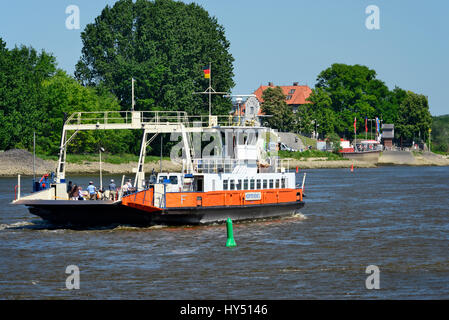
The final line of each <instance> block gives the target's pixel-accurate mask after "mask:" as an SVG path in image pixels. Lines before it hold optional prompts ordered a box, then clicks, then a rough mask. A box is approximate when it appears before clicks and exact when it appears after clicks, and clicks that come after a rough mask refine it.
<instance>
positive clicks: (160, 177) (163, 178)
mask: <svg viewBox="0 0 449 320" xmlns="http://www.w3.org/2000/svg"><path fill="white" fill-rule="evenodd" d="M165 179H167V176H159V183H164V180H165Z"/></svg>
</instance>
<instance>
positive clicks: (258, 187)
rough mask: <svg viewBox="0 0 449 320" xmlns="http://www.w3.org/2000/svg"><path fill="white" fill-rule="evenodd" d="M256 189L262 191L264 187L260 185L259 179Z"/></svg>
mask: <svg viewBox="0 0 449 320" xmlns="http://www.w3.org/2000/svg"><path fill="white" fill-rule="evenodd" d="M256 189H262V186H261V185H260V180H259V179H257V188H256Z"/></svg>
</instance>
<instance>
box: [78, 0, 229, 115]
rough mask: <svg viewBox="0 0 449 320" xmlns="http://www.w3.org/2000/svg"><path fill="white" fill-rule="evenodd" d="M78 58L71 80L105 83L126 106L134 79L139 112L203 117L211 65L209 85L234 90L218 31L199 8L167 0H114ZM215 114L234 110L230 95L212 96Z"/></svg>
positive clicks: (87, 34) (89, 29)
mask: <svg viewBox="0 0 449 320" xmlns="http://www.w3.org/2000/svg"><path fill="white" fill-rule="evenodd" d="M81 38H82V42H83V49H82V56H81V59H80V60H79V62H78V63H77V65H76V72H75V75H76V78H77V79H79V80H80V81H81V82H82V83H83V84H84V85H94V86H98V85H100V84H101V85H104V86H105V87H106V88H108V89H109V90H111V92H113V93H114V94H115V95H116V96H117V97H118V98H119V100H120V101H121V106H122V109H123V110H129V109H130V105H131V77H134V78H135V79H136V80H137V85H136V98H137V100H136V109H137V110H182V111H186V112H187V113H189V114H205V113H208V102H207V99H205V96H204V95H194V94H193V92H202V91H204V90H205V89H206V87H207V86H208V84H209V83H208V81H209V80H208V79H204V75H203V71H202V68H203V67H204V66H206V65H208V64H209V62H211V63H212V77H211V79H212V86H213V87H214V88H215V89H216V90H217V91H229V90H230V89H231V88H232V87H233V86H234V82H233V80H232V77H233V65H232V63H233V61H234V59H233V57H232V55H231V54H230V53H229V46H230V44H229V41H228V40H227V39H226V37H225V32H224V28H223V26H221V25H220V24H218V22H217V19H216V18H214V17H211V16H209V14H208V12H207V11H206V10H204V9H203V8H202V7H200V6H199V5H197V4H194V3H192V4H185V3H182V2H176V1H172V0H155V1H154V2H152V1H148V0H137V1H136V2H135V3H133V1H132V0H119V1H117V2H116V3H115V4H114V5H113V6H112V7H109V6H106V7H105V8H104V9H103V11H102V12H101V15H100V16H98V17H97V18H96V19H95V22H94V23H91V24H88V25H87V26H86V28H85V30H84V31H83V32H82V34H81ZM212 103H213V109H212V112H213V113H214V114H223V113H226V114H227V112H228V111H229V110H230V109H231V107H232V105H231V102H230V100H229V99H228V98H223V97H222V96H218V95H214V96H213V101H212Z"/></svg>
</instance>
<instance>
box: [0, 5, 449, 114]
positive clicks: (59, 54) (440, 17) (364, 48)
mask: <svg viewBox="0 0 449 320" xmlns="http://www.w3.org/2000/svg"><path fill="white" fill-rule="evenodd" d="M183 2H186V3H191V2H192V1H191V0H189V1H186V0H184V1H183ZM193 2H196V3H198V4H200V5H201V6H202V7H203V8H204V9H206V10H207V11H208V12H209V13H210V15H211V16H215V17H216V18H217V20H218V22H219V23H220V24H221V25H223V26H224V28H225V32H226V37H227V38H228V40H229V41H230V43H231V48H230V50H231V53H232V55H233V57H234V58H235V62H234V74H235V76H234V81H235V83H236V86H235V87H234V88H233V90H232V93H233V94H250V93H253V92H254V90H255V89H257V88H258V87H259V86H260V85H262V84H264V85H266V84H267V83H268V82H273V83H274V84H275V85H291V84H292V83H293V82H299V83H300V84H307V85H308V86H310V87H312V88H313V87H314V85H315V83H316V78H317V76H318V74H319V73H320V72H321V71H323V70H324V69H326V68H328V67H330V66H331V65H332V64H333V63H346V64H361V65H366V66H368V67H369V68H371V69H374V70H375V71H376V72H377V78H378V79H380V80H382V81H384V82H385V83H386V85H387V86H388V87H389V88H390V89H393V88H394V87H395V86H399V87H401V88H402V89H405V90H411V91H413V92H416V93H420V94H424V95H426V96H428V98H429V105H430V112H431V114H432V115H442V114H449V103H448V98H447V93H448V92H449V23H448V21H449V1H447V0H429V1H415V0H370V1H365V0H339V1H335V0H313V1H311V0H308V1H305V0H304V1H303V0H277V1H273V0H196V1H193ZM114 3H115V0H40V1H33V0H15V1H6V0H2V1H1V3H0V37H1V38H3V41H5V42H6V43H7V46H8V47H9V48H13V47H14V46H15V45H18V46H19V45H22V44H23V45H27V46H30V45H31V46H32V47H34V48H36V49H39V50H41V49H44V50H45V51H47V52H51V53H53V54H54V55H55V57H56V59H57V61H58V66H59V67H60V68H62V69H64V70H66V71H67V72H68V73H69V74H73V72H74V70H75V64H76V63H77V61H78V59H79V58H80V56H81V49H82V42H81V37H80V35H81V32H82V30H83V29H84V27H85V26H86V25H87V24H89V23H91V22H93V21H94V19H95V17H97V16H98V15H99V14H100V13H101V10H102V9H103V8H104V7H105V6H106V5H113V4H114ZM70 5H76V6H78V8H79V13H80V29H72V30H70V29H67V27H66V19H67V17H69V15H70V14H67V13H66V8H67V7H68V6H70ZM370 5H375V6H377V8H378V9H379V15H378V17H379V19H378V22H379V23H378V27H379V28H378V29H368V28H367V27H366V20H367V19H368V20H369V21H371V22H372V20H371V17H372V11H369V12H368V13H366V8H367V7H368V6H370Z"/></svg>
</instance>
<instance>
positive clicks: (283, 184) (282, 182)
mask: <svg viewBox="0 0 449 320" xmlns="http://www.w3.org/2000/svg"><path fill="white" fill-rule="evenodd" d="M281 188H282V189H285V178H282V180H281Z"/></svg>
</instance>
